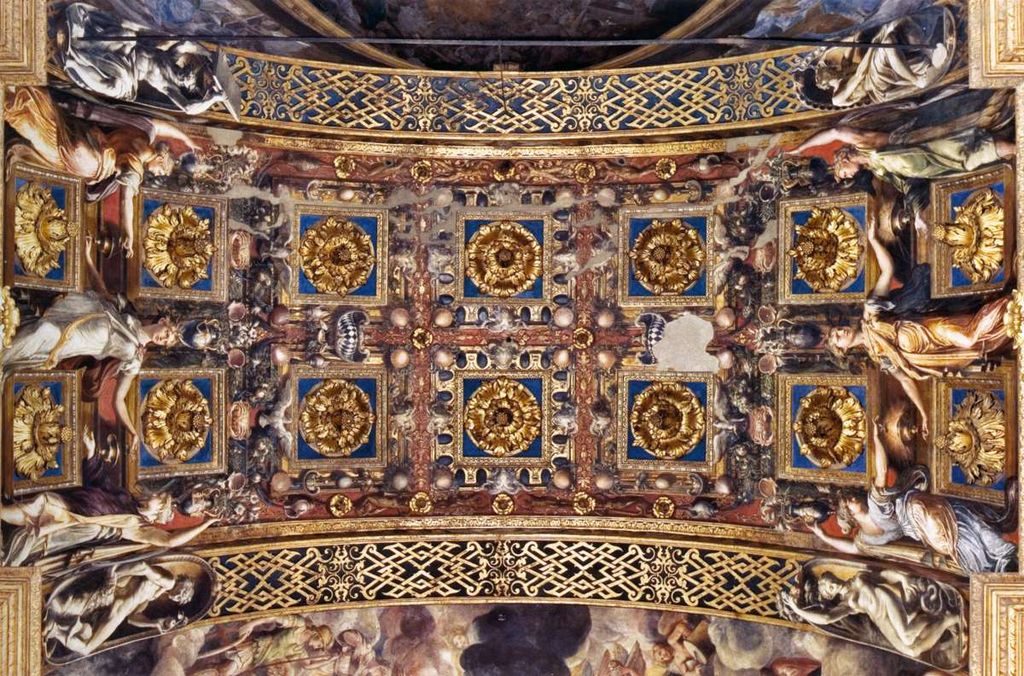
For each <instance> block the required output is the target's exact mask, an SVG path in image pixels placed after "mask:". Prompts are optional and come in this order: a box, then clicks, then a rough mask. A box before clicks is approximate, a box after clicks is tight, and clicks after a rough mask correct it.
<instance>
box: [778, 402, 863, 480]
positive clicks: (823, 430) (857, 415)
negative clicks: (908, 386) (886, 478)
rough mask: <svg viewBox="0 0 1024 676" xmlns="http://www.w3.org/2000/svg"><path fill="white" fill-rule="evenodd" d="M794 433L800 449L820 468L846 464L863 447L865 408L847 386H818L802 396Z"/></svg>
mask: <svg viewBox="0 0 1024 676" xmlns="http://www.w3.org/2000/svg"><path fill="white" fill-rule="evenodd" d="M793 433H794V434H795V435H796V441H797V444H798V445H799V447H800V452H801V453H803V454H804V455H805V456H806V457H807V459H809V460H810V461H811V462H813V463H814V464H815V465H817V466H818V467H822V468H825V469H828V468H833V467H834V468H842V467H846V466H848V465H850V464H851V463H852V462H853V461H854V460H856V459H857V457H858V456H859V455H860V454H861V453H862V452H863V450H864V440H865V438H866V437H867V421H866V420H865V417H864V407H863V406H861V403H860V401H858V400H857V397H855V396H854V395H853V394H852V393H850V392H849V391H848V390H847V389H846V388H844V387H838V386H832V387H819V388H817V389H816V390H814V391H813V392H811V393H810V394H807V395H805V396H803V397H801V399H800V404H799V408H798V409H797V412H796V419H795V420H794V421H793Z"/></svg>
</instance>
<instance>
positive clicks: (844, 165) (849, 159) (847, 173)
mask: <svg viewBox="0 0 1024 676" xmlns="http://www.w3.org/2000/svg"><path fill="white" fill-rule="evenodd" d="M858 171H860V165H859V164H857V162H856V161H854V157H853V156H852V155H849V154H846V155H841V156H840V157H837V158H836V161H835V162H833V163H832V173H833V174H835V177H836V180H839V181H846V180H849V179H851V178H853V177H854V176H856V175H857V172H858Z"/></svg>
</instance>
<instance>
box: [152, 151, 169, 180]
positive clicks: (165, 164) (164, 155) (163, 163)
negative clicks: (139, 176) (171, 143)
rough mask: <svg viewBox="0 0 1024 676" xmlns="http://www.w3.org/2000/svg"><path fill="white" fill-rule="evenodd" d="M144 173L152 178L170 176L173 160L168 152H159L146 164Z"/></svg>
mask: <svg viewBox="0 0 1024 676" xmlns="http://www.w3.org/2000/svg"><path fill="white" fill-rule="evenodd" d="M146 171H148V172H149V173H150V174H152V175H153V176H170V175H171V172H172V171H174V158H173V157H172V156H171V152H170V151H169V150H161V151H160V152H158V153H157V154H156V155H155V156H154V157H153V159H151V160H150V161H149V162H147V163H146Z"/></svg>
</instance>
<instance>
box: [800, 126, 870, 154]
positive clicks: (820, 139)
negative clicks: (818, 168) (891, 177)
mask: <svg viewBox="0 0 1024 676" xmlns="http://www.w3.org/2000/svg"><path fill="white" fill-rule="evenodd" d="M888 142H889V134H888V133H887V132H881V131H862V130H860V129H854V128H853V127H845V126H839V127H833V128H832V129H826V130H824V131H819V132H818V133H817V134H815V135H813V136H811V137H810V138H809V139H807V140H806V141H804V142H803V143H801V144H800V145H798V146H797V147H796V148H794V149H793V150H792V151H791V152H792V153H793V154H795V155H799V154H801V153H804V152H806V151H808V150H810V149H811V148H820V147H822V146H827V145H830V144H832V143H843V144H845V145H849V146H855V147H857V148H881V147H883V146H885V145H886V144H887V143H888Z"/></svg>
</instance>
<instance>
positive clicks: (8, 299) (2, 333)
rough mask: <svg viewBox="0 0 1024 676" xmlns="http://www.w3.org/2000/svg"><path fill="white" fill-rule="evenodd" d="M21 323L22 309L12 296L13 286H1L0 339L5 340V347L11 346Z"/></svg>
mask: <svg viewBox="0 0 1024 676" xmlns="http://www.w3.org/2000/svg"><path fill="white" fill-rule="evenodd" d="M20 325H21V310H19V309H18V304H17V303H16V302H14V297H13V296H11V287H9V286H4V287H0V341H2V342H3V347H4V348H8V347H10V346H11V342H12V341H13V340H14V334H15V333H17V331H18V327H19V326H20ZM2 353H3V350H0V354H2Z"/></svg>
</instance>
